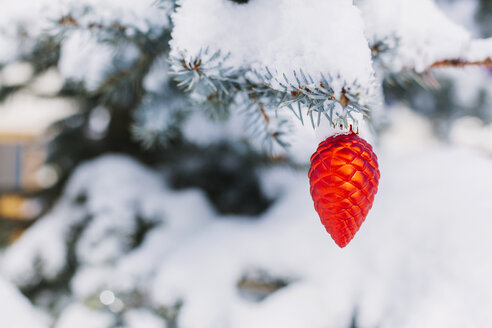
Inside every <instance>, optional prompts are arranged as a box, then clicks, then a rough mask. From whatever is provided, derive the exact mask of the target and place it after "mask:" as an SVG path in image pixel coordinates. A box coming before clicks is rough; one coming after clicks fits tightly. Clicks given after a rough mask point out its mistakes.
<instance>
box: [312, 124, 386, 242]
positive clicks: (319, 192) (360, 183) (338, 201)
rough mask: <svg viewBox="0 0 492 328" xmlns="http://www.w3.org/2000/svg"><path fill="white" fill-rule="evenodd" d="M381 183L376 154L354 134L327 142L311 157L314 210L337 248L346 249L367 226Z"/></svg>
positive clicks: (338, 136) (320, 145)
mask: <svg viewBox="0 0 492 328" xmlns="http://www.w3.org/2000/svg"><path fill="white" fill-rule="evenodd" d="M378 181H379V169H378V162H377V157H376V154H374V152H373V150H372V147H371V145H369V144H368V143H367V142H366V141H365V140H363V139H361V138H360V137H359V136H358V135H357V134H355V133H351V134H342V135H336V136H333V137H329V138H327V139H326V140H325V141H323V142H321V143H320V144H319V146H318V149H317V150H316V152H315V153H314V154H313V155H312V156H311V169H310V170H309V182H310V185H311V196H312V197H313V201H314V208H315V209H316V212H318V214H319V216H320V218H321V223H323V225H324V226H325V228H326V231H328V233H329V234H330V235H331V237H332V238H333V240H334V241H335V243H337V245H338V246H340V247H345V246H347V244H348V243H349V242H350V241H351V240H352V238H354V236H355V233H356V232H357V231H358V230H359V228H360V226H361V225H362V222H364V219H365V218H366V216H367V213H368V212H369V210H370V209H371V207H372V202H373V201H374V196H375V195H376V192H377V191H378Z"/></svg>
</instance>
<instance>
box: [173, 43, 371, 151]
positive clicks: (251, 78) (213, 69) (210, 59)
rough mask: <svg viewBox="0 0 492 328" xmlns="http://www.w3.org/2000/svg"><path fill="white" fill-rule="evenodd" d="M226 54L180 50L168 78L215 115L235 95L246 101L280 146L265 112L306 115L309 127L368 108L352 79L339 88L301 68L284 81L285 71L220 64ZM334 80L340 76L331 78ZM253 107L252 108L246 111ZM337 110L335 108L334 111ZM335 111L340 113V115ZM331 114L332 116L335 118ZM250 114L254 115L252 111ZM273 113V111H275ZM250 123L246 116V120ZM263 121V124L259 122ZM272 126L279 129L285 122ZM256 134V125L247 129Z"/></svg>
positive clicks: (331, 81) (225, 110)
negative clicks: (191, 53)
mask: <svg viewBox="0 0 492 328" xmlns="http://www.w3.org/2000/svg"><path fill="white" fill-rule="evenodd" d="M228 58H229V54H227V55H222V54H221V52H220V51H216V52H214V53H212V54H209V51H208V49H205V50H202V51H200V52H199V54H198V55H197V56H196V57H194V58H187V56H186V54H185V53H181V54H179V55H178V56H171V57H170V68H171V73H170V74H171V75H173V76H174V78H175V80H176V81H177V83H178V86H179V87H181V88H183V89H184V90H185V91H186V92H189V93H190V97H191V99H192V100H193V101H194V102H195V103H196V104H197V105H199V106H201V107H203V106H205V107H206V108H209V109H212V111H215V113H216V115H215V116H219V117H220V114H221V113H222V114H223V113H224V112H226V113H228V111H229V107H230V105H231V104H233V103H234V100H235V99H236V97H237V96H238V95H247V96H248V97H241V100H242V101H245V102H247V104H246V105H245V108H247V111H248V112H249V113H250V114H251V117H252V118H255V119H259V120H262V121H263V124H262V126H263V127H264V128H263V135H266V136H268V138H269V139H273V140H274V141H276V143H278V144H280V145H281V146H282V147H286V146H287V143H285V142H284V141H282V140H281V139H280V137H282V136H284V135H285V134H286V132H282V131H277V132H272V131H271V130H270V128H271V124H270V120H271V118H270V116H268V115H267V114H266V113H267V111H274V112H275V113H277V111H278V110H280V109H282V108H284V107H286V108H288V109H290V111H292V113H293V114H294V116H295V117H296V118H297V119H299V120H300V121H301V123H302V124H304V116H306V115H307V117H309V120H310V121H311V124H312V126H313V128H315V127H316V126H318V125H319V124H320V123H321V119H322V117H323V119H328V120H329V121H330V123H331V124H332V125H333V124H335V123H334V121H335V119H336V118H337V117H338V116H340V117H341V118H343V120H344V121H347V120H348V119H350V118H353V115H352V114H353V113H355V112H357V113H362V114H364V115H367V114H368V112H369V110H368V108H367V107H366V106H365V105H363V104H361V102H360V94H359V92H355V91H352V90H362V89H363V88H362V87H361V86H360V85H357V83H352V84H351V85H349V84H347V83H346V84H345V85H344V86H343V87H342V88H341V90H334V89H333V88H332V85H333V84H334V83H333V82H334V81H333V78H332V77H331V76H328V77H326V76H324V75H323V74H320V77H319V79H318V81H319V82H315V80H314V79H313V78H312V77H311V76H310V75H309V74H305V73H304V72H303V71H302V70H300V71H298V72H293V74H294V78H295V81H290V80H289V79H288V78H287V76H286V75H285V74H283V75H282V77H283V79H282V80H280V79H278V78H277V76H279V74H277V72H275V75H274V74H273V73H272V72H271V70H270V69H269V68H268V67H265V73H263V74H261V73H259V72H258V71H255V70H252V69H249V68H232V67H228V66H227V65H226V62H227V59H228ZM337 78H338V80H340V77H339V76H338V77H337ZM252 108H254V110H253V109H252ZM335 109H338V110H335ZM340 112H341V114H340ZM335 113H337V117H335V116H334V115H335ZM253 114H255V115H253ZM275 116H276V115H275ZM249 122H250V124H251V125H255V124H254V123H252V120H249ZM265 123H266V124H265ZM279 123H281V124H279V125H278V127H285V125H286V124H285V123H282V122H279ZM253 131H254V134H258V130H257V125H256V128H254V129H253Z"/></svg>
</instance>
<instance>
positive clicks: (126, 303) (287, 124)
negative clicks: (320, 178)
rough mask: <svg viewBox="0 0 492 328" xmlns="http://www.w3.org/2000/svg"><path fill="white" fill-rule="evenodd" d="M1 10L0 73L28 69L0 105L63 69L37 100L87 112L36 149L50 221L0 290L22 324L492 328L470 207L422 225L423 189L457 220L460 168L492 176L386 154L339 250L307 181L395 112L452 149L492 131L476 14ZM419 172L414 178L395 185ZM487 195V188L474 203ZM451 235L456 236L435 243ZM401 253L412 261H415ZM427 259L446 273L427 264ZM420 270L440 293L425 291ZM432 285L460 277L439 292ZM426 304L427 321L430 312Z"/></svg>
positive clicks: (219, 4) (79, 5) (260, 4)
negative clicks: (340, 138) (48, 177)
mask: <svg viewBox="0 0 492 328" xmlns="http://www.w3.org/2000/svg"><path fill="white" fill-rule="evenodd" d="M472 2H473V4H471V3H472ZM2 7H4V8H2V11H1V12H0V49H2V50H0V65H1V68H2V70H6V69H8V68H9V67H11V66H12V65H14V64H18V63H27V64H28V65H30V67H31V68H32V75H31V76H30V77H29V78H28V79H27V80H25V81H22V82H21V83H18V84H5V83H4V85H0V100H2V101H3V102H8V99H9V97H10V96H12V95H15V94H16V93H19V92H20V91H23V90H34V89H33V84H34V83H35V81H37V80H38V79H39V77H42V76H44V75H46V74H47V72H53V71H55V72H56V74H57V75H59V76H60V77H61V78H62V79H63V85H62V86H61V87H60V88H59V89H58V90H57V91H56V92H55V93H53V94H50V95H44V96H45V97H52V98H58V97H70V98H72V99H74V100H75V101H76V102H77V108H78V112H77V114H76V115H74V116H71V117H69V118H67V119H65V120H63V121H60V122H58V123H56V124H55V125H54V126H52V128H51V129H50V131H47V134H46V135H47V141H46V143H47V147H48V156H47V159H46V164H45V165H46V166H49V167H51V168H53V169H54V170H55V171H56V172H57V182H56V184H54V185H53V186H51V187H50V188H49V189H46V190H44V191H43V192H41V193H40V194H39V195H36V197H38V198H39V199H43V200H45V201H46V204H49V206H48V208H47V209H46V213H45V214H44V215H42V216H41V217H40V218H39V219H38V220H37V221H36V222H35V223H34V224H33V225H32V226H31V227H29V229H27V230H26V231H25V232H24V234H23V235H22V236H21V237H20V238H19V240H17V241H16V242H15V243H13V244H12V245H10V246H9V247H8V248H7V249H6V250H5V251H4V252H3V254H1V258H0V260H1V270H0V276H2V277H4V278H2V280H0V293H1V291H3V290H4V289H5V290H6V291H8V293H9V295H11V294H12V295H14V296H12V298H15V299H17V298H19V299H20V300H19V301H18V302H17V301H16V302H15V304H17V305H18V304H20V305H19V306H17V305H15V306H16V307H15V311H17V312H18V313H26V314H25V316H26V317H27V318H29V319H26V320H30V318H39V319H33V320H34V322H36V324H38V325H39V327H55V328H66V327H70V328H73V327H101V328H103V327H132V328H139V327H146V328H149V327H168V328H169V327H332V326H335V327H349V326H353V327H359V326H360V327H375V326H382V327H422V326H433V325H434V326H446V327H448V326H464V325H469V324H471V325H472V326H473V325H477V326H484V325H485V326H486V325H487V323H488V324H490V323H491V322H492V318H491V317H490V315H489V314H487V313H480V314H476V313H475V311H476V307H475V305H476V304H477V302H482V301H483V304H492V287H490V286H479V285H478V284H479V283H480V282H483V281H487V280H486V279H485V278H484V277H489V276H490V274H492V267H491V266H483V267H481V269H482V270H481V271H480V272H479V273H477V276H478V278H477V279H475V278H476V277H473V276H462V274H461V271H459V270H457V269H456V270H455V269H454V268H455V266H456V267H458V266H462V265H470V266H473V265H475V264H476V263H477V262H476V261H477V258H478V259H479V258H480V256H486V255H490V253H489V252H491V251H492V248H491V246H490V245H488V244H487V242H486V240H487V234H486V229H485V228H484V229H482V230H480V231H473V232H469V233H468V232H467V233H464V232H463V231H464V230H465V228H466V226H467V225H466V224H467V223H466V222H465V221H464V220H463V218H466V217H468V216H469V215H470V209H469V208H468V207H467V206H463V207H460V208H454V207H453V206H451V207H450V208H449V209H447V208H444V209H443V208H431V209H430V210H429V211H428V212H425V211H424V210H426V209H427V210H428V208H429V206H427V205H428V202H429V199H430V198H432V197H433V196H431V195H434V194H436V193H437V194H442V196H441V198H440V199H441V200H443V201H446V202H450V203H453V204H458V203H459V202H460V200H461V199H463V197H465V196H466V195H464V194H463V193H458V192H453V190H454V189H453V186H454V185H460V184H462V185H463V184H466V183H467V181H470V180H474V178H475V175H474V174H473V172H472V171H471V170H466V171H465V172H461V171H460V174H456V172H455V170H456V169H459V168H463V167H467V166H474V167H475V168H476V170H477V171H478V170H480V172H481V173H482V174H483V176H482V179H483V180H487V179H488V181H491V180H492V175H491V174H490V170H488V169H487V168H488V166H489V165H490V160H486V159H483V158H481V157H480V156H478V155H469V154H468V153H466V152H464V154H468V155H466V156H463V153H461V152H457V153H453V152H451V153H447V152H445V151H436V152H434V151H427V152H426V153H424V154H423V156H424V157H426V158H427V159H429V158H430V159H431V160H434V161H436V162H439V163H453V165H450V166H446V165H444V164H443V165H442V167H440V170H436V169H435V168H434V169H432V170H431V169H428V167H426V165H427V162H422V161H418V160H416V159H414V158H413V157H412V158H410V159H408V158H403V159H401V158H396V159H395V158H389V159H388V161H387V162H385V165H384V166H385V170H383V171H382V175H383V178H382V179H383V180H382V181H383V185H382V190H383V191H382V193H383V196H381V198H382V199H381V200H380V201H381V204H383V205H380V206H379V207H376V208H375V209H374V213H373V214H371V215H372V216H373V217H374V218H376V217H378V218H380V220H379V223H377V224H376V223H375V224H373V225H369V226H368V227H367V228H365V230H364V235H361V236H359V237H358V239H357V242H354V245H353V246H351V248H348V249H347V250H346V252H340V251H339V250H335V249H334V248H331V245H330V244H328V242H329V237H327V236H326V235H325V233H324V232H323V231H322V229H321V228H320V227H319V223H318V222H317V220H318V218H317V215H316V213H315V212H314V211H313V208H312V201H311V199H310V198H309V186H308V184H307V178H306V171H307V168H308V167H309V158H310V155H311V154H312V153H313V151H314V150H315V149H316V147H317V145H318V143H319V142H320V141H322V140H324V139H325V138H326V137H327V136H329V135H332V134H333V133H334V132H340V131H348V130H350V129H352V128H353V129H356V130H358V131H359V132H360V135H361V136H362V137H364V138H365V139H366V140H368V141H370V142H372V143H373V144H374V145H377V144H378V138H379V136H380V134H384V133H388V131H391V126H392V122H391V117H392V116H391V115H392V112H393V111H396V112H398V109H399V107H404V106H408V107H409V108H411V109H412V110H414V111H415V112H417V113H419V114H423V115H424V116H425V117H426V120H424V122H426V123H429V122H430V124H431V126H432V132H433V133H434V134H435V135H436V136H437V137H439V138H442V139H444V140H447V141H450V140H451V141H452V140H453V138H458V137H459V129H457V128H456V126H457V125H456V124H455V123H456V121H458V120H459V119H461V118H463V117H465V116H466V117H468V118H469V117H470V116H473V117H475V118H478V119H479V123H477V124H478V125H480V126H485V124H487V123H490V122H491V121H492V110H491V108H492V107H491V106H492V83H491V81H492V76H491V74H490V67H491V66H492V62H491V58H492V39H490V38H489V39H486V38H484V37H489V36H490V30H491V24H490V19H489V20H488V19H487V17H490V15H492V8H490V5H488V3H487V1H465V0H463V1H459V0H456V1H438V2H437V3H435V2H433V1H432V0H391V1H390V0H355V1H353V3H352V1H349V0H313V1H306V2H303V1H291V0H249V1H248V0H243V1H239V0H178V1H173V0H159V1H155V0H141V1H121V0H105V1H96V0H83V1H75V0H60V1H53V0H43V1H29V0H18V1H16V2H15V3H9V4H4V5H2ZM463 8H465V9H466V8H468V9H466V10H464V9H463ZM457 12H459V13H458V14H457ZM460 13H461V15H460ZM463 13H464V14H463ZM465 14H467V15H469V16H466V17H465ZM470 17H471V18H470ZM474 17H476V19H474ZM460 24H461V25H460ZM464 26H466V28H465V27H464ZM487 68H488V69H489V70H487ZM405 102H406V105H404V103H405ZM398 113H400V112H398ZM405 115H406V114H405ZM409 117H411V118H413V117H420V116H409ZM403 118H404V119H405V117H404V116H403ZM460 122H461V121H460ZM474 122H476V121H474ZM426 123H422V124H421V125H424V124H426ZM405 124H408V126H410V125H411V122H410V119H409V121H408V122H405ZM417 125H418V124H417ZM419 131H420V130H419ZM392 133H393V132H392ZM419 133H420V132H417V134H419ZM457 135H458V137H456V136H457ZM397 136H398V135H397V133H394V134H390V137H387V138H386V139H385V140H386V143H388V140H389V141H391V140H393V138H394V139H397ZM485 139H486V137H485ZM460 140H461V139H460ZM491 140H492V139H491ZM382 142H384V141H382ZM489 146H490V145H489V144H487V145H485V146H484V148H487V147H489ZM490 147H491V148H490V149H492V146H490ZM487 149H489V148H487ZM474 156H475V157H474ZM412 170H419V172H421V173H420V175H419V178H418V179H413V178H412V177H411V176H406V173H407V172H409V171H412ZM455 175H456V176H455ZM449 176H454V178H453V179H454V180H452V181H451V179H449ZM432 179H437V180H435V181H437V182H436V184H435V185H429V186H428V188H426V187H423V185H424V184H426V181H429V180H432ZM405 186H409V187H408V188H409V189H408V190H405V192H406V193H408V196H407V195H405V197H409V199H412V200H413V201H414V203H412V204H408V205H407V207H404V208H401V207H398V205H400V206H401V204H402V202H401V199H402V198H403V196H402V195H398V192H397V190H399V189H398V188H399V187H400V188H406V187H405ZM490 188H491V187H490V185H487V184H483V183H482V184H480V185H479V187H477V190H476V193H480V194H490V193H491V192H492V190H491V189H490ZM421 189H426V190H423V191H422V190H421ZM398 197H400V198H398ZM490 206H491V205H490V204H489V203H487V202H479V204H477V205H476V207H475V208H474V209H473V210H472V211H473V215H476V216H477V221H476V223H475V224H476V225H477V226H480V225H483V227H490V224H489V225H488V226H487V225H486V224H487V223H486V221H487V218H486V217H483V216H482V217H481V218H478V216H479V214H481V213H487V212H490V210H491V208H490ZM418 209H421V211H422V212H419V210H418ZM415 211H416V212H415ZM396 215H398V216H401V218H402V220H398V221H397V222H394V221H393V220H392V219H391V217H393V216H396ZM430 216H433V217H435V220H434V221H431V222H429V221H428V218H429V217H430ZM448 218H451V219H452V220H451V221H453V222H454V225H453V226H452V228H449V231H448V233H449V234H448V235H447V237H446V238H444V239H443V240H439V241H437V240H435V239H434V236H435V235H436V234H439V229H440V228H441V227H442V226H443V225H444V224H445V223H446V222H447V220H448ZM402 222H403V223H402ZM421 227H426V228H425V229H422V230H421ZM475 238H476V239H475ZM480 238H481V239H480ZM471 240H472V241H474V242H475V243H476V244H477V247H480V248H481V249H482V252H480V253H478V255H476V257H477V258H470V257H469V256H467V255H469V254H468V253H466V251H465V250H466V249H467V248H466V245H467V244H468V243H469V242H470V241H471ZM385 243H386V244H389V245H393V246H388V247H385ZM426 243H427V244H426ZM409 245H413V246H415V245H419V247H422V250H421V252H422V254H423V255H422V254H420V255H421V257H420V258H419V259H415V255H414V253H413V252H412V251H413V250H412V249H410V247H411V246H409ZM388 248H390V249H388ZM450 252H453V256H454V258H453V259H452V260H449V258H448V253H450ZM436 258H437V259H443V262H446V261H447V260H449V262H446V263H445V264H443V268H434V266H435V265H436ZM403 259H407V260H408V262H405V261H404V260H403ZM448 263H450V264H449V265H448ZM397 264H398V265H399V266H398V265H397ZM419 270H420V271H422V272H425V273H427V274H429V275H430V276H431V279H433V280H432V281H433V282H436V283H435V284H433V285H432V286H431V287H428V288H426V287H425V286H424V287H422V285H423V284H425V282H424V281H423V280H422V278H421V277H420V276H419V275H418V274H417V275H415V271H419ZM453 270H454V271H453ZM436 272H437V273H436ZM439 274H442V276H446V275H450V276H451V275H453V274H454V275H456V276H457V278H456V279H454V280H453V279H452V278H449V279H448V280H444V281H438V280H439V276H440V275H439ZM433 275H435V276H433ZM4 279H5V280H6V281H10V282H11V283H12V284H14V285H15V286H17V288H18V289H19V290H20V291H21V292H22V294H23V295H24V296H25V297H26V298H27V299H29V301H30V302H31V304H29V303H28V302H27V301H26V300H25V299H24V300H23V299H22V297H21V296H20V295H18V293H17V291H15V289H14V288H13V287H12V286H9V285H8V284H7V282H4ZM434 280H436V281H434ZM3 285H5V288H4V287H2V286H3ZM469 286H471V287H470V288H479V289H482V288H483V289H486V290H485V291H483V292H484V293H485V292H486V296H484V298H485V299H484V300H480V299H478V300H475V301H473V302H469V303H468V304H465V305H462V304H461V303H460V302H459V301H456V300H453V299H452V298H450V297H448V296H449V294H452V293H454V292H456V293H458V292H459V291H462V289H466V288H469ZM447 289H450V290H451V291H450V292H449V294H448V292H446V290H447ZM397 292H400V293H401V294H397ZM401 295H408V297H406V296H401ZM426 298H429V299H432V298H434V300H435V303H434V304H438V305H437V306H434V307H432V306H431V304H429V306H428V307H426V306H425V304H424V305H421V304H422V302H425V300H426ZM1 299H2V296H0V300H1ZM22 302H24V303H22ZM2 304H3V303H2V301H0V306H2ZM439 306H442V308H441V307H439ZM6 309H7V310H8V309H9V305H8V304H7V305H5V306H4V307H3V308H0V314H2V313H3V312H2V311H5V310H6ZM12 309H14V307H12ZM443 309H444V310H443ZM12 311H14V310H12ZM449 311H451V312H452V313H449ZM7 312H8V311H7ZM5 317H7V318H10V317H8V316H5ZM9 320H16V319H15V318H14V319H9ZM27 322H29V321H27ZM436 322H438V324H436ZM450 323H451V324H450ZM24 325H31V323H26V324H24ZM14 326H15V324H14Z"/></svg>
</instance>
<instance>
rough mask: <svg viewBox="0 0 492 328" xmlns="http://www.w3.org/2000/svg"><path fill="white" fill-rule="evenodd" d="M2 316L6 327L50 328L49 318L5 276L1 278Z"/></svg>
mask: <svg viewBox="0 0 492 328" xmlns="http://www.w3.org/2000/svg"><path fill="white" fill-rule="evenodd" d="M0 318H2V319H1V320H2V326H4V327H29V328H48V320H47V319H48V318H47V317H45V316H44V315H42V314H41V313H40V312H38V311H37V310H35V309H34V307H33V306H32V304H31V303H30V302H29V301H28V300H27V299H26V298H25V297H24V296H23V295H22V294H21V293H20V292H19V291H18V290H17V288H16V287H15V286H14V285H11V284H10V283H8V282H7V281H5V280H4V279H3V278H0Z"/></svg>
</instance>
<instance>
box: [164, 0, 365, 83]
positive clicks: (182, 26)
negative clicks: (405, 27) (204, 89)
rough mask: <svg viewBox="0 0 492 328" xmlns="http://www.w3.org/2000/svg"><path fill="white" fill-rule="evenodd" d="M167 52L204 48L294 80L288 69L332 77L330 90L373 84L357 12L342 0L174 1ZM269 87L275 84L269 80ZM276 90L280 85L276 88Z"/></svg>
mask: <svg viewBox="0 0 492 328" xmlns="http://www.w3.org/2000/svg"><path fill="white" fill-rule="evenodd" d="M178 6H179V7H178V9H177V11H176V13H175V14H174V15H173V21H174V24H175V27H174V29H173V32H172V37H173V39H172V41H171V42H170V44H171V55H175V56H180V55H181V54H182V53H184V55H185V57H186V58H196V56H197V55H198V54H199V53H200V51H203V50H205V49H207V48H208V49H209V52H210V53H214V52H215V51H217V50H220V51H221V52H222V53H223V54H230V57H229V58H228V60H227V61H226V62H225V63H224V65H225V66H226V67H227V66H229V65H230V66H232V67H236V68H237V67H252V68H254V69H256V70H258V71H260V72H263V71H264V68H265V67H268V68H269V69H270V70H271V71H272V73H274V75H275V78H277V79H279V80H280V81H282V83H285V82H284V78H283V74H286V76H287V78H288V79H289V80H290V81H291V82H292V83H293V84H294V85H297V82H296V80H295V78H294V75H293V72H294V71H296V72H299V71H300V70H301V69H302V70H303V72H304V73H306V74H310V75H311V76H312V77H313V79H314V80H315V81H317V82H319V79H320V75H321V74H324V75H325V76H327V77H328V76H331V77H333V78H334V81H333V88H334V89H335V91H340V89H341V87H342V86H343V83H345V82H346V83H347V84H349V85H352V84H353V83H354V82H357V83H358V84H359V85H362V86H364V87H365V88H370V86H371V85H372V83H373V76H372V75H373V69H372V65H371V54H370V50H369V47H368V43H367V40H366V39H365V37H364V34H363V29H364V27H363V22H362V19H361V17H360V13H359V10H358V9H357V8H356V7H355V6H354V5H353V4H352V3H351V1H345V0H312V1H309V2H308V3H302V5H300V4H299V3H298V2H295V1H290V0H262V1H250V2H248V3H247V4H237V3H234V2H233V1H225V0H178ZM272 83H273V86H274V87H275V86H277V87H279V86H278V84H276V83H275V81H272ZM279 88H280V87H279Z"/></svg>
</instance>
